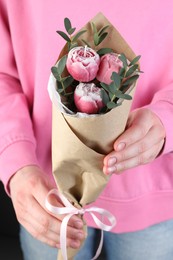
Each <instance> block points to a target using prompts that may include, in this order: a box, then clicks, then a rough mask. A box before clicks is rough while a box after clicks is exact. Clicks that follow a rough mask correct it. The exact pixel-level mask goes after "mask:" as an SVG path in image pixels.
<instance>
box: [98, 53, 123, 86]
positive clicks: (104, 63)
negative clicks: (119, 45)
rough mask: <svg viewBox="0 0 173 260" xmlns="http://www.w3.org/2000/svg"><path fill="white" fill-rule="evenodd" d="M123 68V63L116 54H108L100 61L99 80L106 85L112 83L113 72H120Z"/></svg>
mask: <svg viewBox="0 0 173 260" xmlns="http://www.w3.org/2000/svg"><path fill="white" fill-rule="evenodd" d="M122 67H123V63H122V61H121V60H120V59H119V58H118V54H116V53H107V54H105V55H103V56H102V57H101V59H100V66H99V71H98V73H97V77H96V78H97V80H99V81H100V82H103V83H105V84H110V83H111V81H112V80H111V76H112V72H114V71H115V72H117V73H118V72H119V71H120V69H121V68H122Z"/></svg>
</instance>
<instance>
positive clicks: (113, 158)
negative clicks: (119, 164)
mask: <svg viewBox="0 0 173 260" xmlns="http://www.w3.org/2000/svg"><path fill="white" fill-rule="evenodd" d="M116 161H117V158H116V157H110V158H109V160H108V166H112V165H113V164H115V163H116Z"/></svg>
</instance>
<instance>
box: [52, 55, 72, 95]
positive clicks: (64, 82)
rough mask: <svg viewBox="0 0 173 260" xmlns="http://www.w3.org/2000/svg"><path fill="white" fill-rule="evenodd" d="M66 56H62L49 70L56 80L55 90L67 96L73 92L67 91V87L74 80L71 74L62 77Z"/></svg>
mask: <svg viewBox="0 0 173 260" xmlns="http://www.w3.org/2000/svg"><path fill="white" fill-rule="evenodd" d="M66 61H67V56H66V55H65V56H63V57H62V58H61V59H60V60H59V62H58V64H57V66H53V67H52V68H51V72H52V74H53V75H54V77H55V79H56V81H57V91H58V93H59V94H60V95H62V96H69V95H71V94H73V93H72V92H69V91H67V88H68V87H69V86H70V85H71V84H72V82H73V81H74V79H73V77H72V76H70V75H69V76H67V77H63V76H62V73H63V72H64V69H65V66H66Z"/></svg>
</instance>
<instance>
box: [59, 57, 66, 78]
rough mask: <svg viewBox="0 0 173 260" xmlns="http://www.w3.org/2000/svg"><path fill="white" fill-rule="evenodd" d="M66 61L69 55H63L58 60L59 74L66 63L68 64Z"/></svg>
mask: <svg viewBox="0 0 173 260" xmlns="http://www.w3.org/2000/svg"><path fill="white" fill-rule="evenodd" d="M66 61H67V56H66V55H65V56H63V57H62V58H61V59H60V60H59V62H58V66H57V69H58V73H59V75H61V74H62V73H63V71H64V69H65V65H66Z"/></svg>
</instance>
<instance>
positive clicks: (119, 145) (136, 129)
mask: <svg viewBox="0 0 173 260" xmlns="http://www.w3.org/2000/svg"><path fill="white" fill-rule="evenodd" d="M148 131H149V129H148V128H146V127H141V126H140V125H132V126H131V127H130V128H128V129H127V130H126V131H125V132H124V133H123V134H122V135H120V137H119V138H117V140H116V141H115V143H114V150H115V151H118V152H119V151H122V150H123V149H125V148H126V147H128V146H129V145H132V144H133V143H136V142H137V141H139V140H140V139H142V138H144V136H145V135H146V134H147V132H148Z"/></svg>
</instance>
